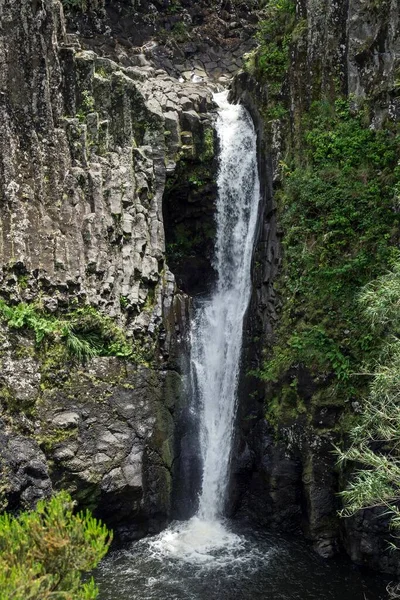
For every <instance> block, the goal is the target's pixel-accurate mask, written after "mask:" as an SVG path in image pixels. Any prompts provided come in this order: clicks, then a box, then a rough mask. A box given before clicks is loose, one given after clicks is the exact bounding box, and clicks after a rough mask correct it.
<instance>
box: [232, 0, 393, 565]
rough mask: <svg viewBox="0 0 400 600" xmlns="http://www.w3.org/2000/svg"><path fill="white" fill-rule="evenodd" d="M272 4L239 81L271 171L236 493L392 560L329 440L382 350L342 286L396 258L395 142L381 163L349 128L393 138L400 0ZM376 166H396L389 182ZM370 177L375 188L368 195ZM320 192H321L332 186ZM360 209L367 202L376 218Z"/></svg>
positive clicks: (264, 514) (384, 534)
mask: <svg viewBox="0 0 400 600" xmlns="http://www.w3.org/2000/svg"><path fill="white" fill-rule="evenodd" d="M273 5H274V3H271V8H270V12H269V16H270V21H269V22H266V24H264V26H263V27H262V28H261V31H264V36H265V37H264V38H263V40H262V41H261V44H260V48H259V50H258V51H257V52H256V53H255V54H254V55H253V56H250V57H248V59H247V64H246V67H245V72H244V73H241V74H239V75H238V76H237V77H236V78H235V80H234V82H233V91H232V97H233V98H235V99H237V100H239V101H241V102H243V103H244V104H245V105H246V106H247V107H248V108H249V110H250V111H251V113H252V115H253V118H254V120H255V122H256V123H257V126H258V133H259V138H260V157H261V166H260V168H261V171H264V173H265V176H264V177H263V179H264V181H265V189H264V213H263V215H262V219H261V221H260V239H259V243H258V246H257V248H256V252H255V257H254V270H253V280H254V292H253V298H252V303H251V306H250V309H249V317H248V330H247V343H246V346H245V349H244V367H243V371H244V374H243V380H242V384H241V385H242V398H243V404H242V407H241V410H240V414H239V432H240V433H239V435H238V441H237V452H236V456H235V462H234V464H235V467H234V473H233V489H234V490H236V494H235V496H234V499H235V501H236V505H235V506H236V507H237V506H239V511H241V512H244V513H246V514H248V513H250V514H251V515H252V517H253V518H254V519H256V521H258V522H259V523H260V524H262V525H263V526H265V525H267V526H271V525H272V526H274V527H277V528H279V529H286V530H288V531H293V530H294V529H299V530H301V531H303V532H304V533H305V534H306V536H307V537H308V538H309V539H310V540H312V541H313V544H314V547H315V548H316V549H317V551H318V552H319V553H320V554H321V555H323V556H331V555H333V554H335V553H336V552H337V551H338V550H340V549H343V548H344V549H345V550H346V551H347V553H348V554H349V555H350V556H351V558H352V559H353V560H354V561H355V562H357V563H359V564H365V565H368V566H372V567H373V568H376V569H378V570H383V571H386V572H391V573H396V572H398V558H397V555H396V553H393V552H391V551H390V550H389V548H388V540H390V537H391V533H390V531H389V529H388V523H387V515H386V516H384V515H383V514H382V513H384V512H385V511H384V509H380V508H375V509H371V510H366V511H361V512H359V513H358V514H357V515H356V516H354V517H351V518H347V519H342V518H340V517H339V516H338V510H339V509H340V508H341V500H340V498H339V496H338V493H339V492H340V491H341V490H343V488H344V487H345V485H346V480H347V476H348V470H344V471H343V470H342V469H339V467H338V466H337V456H336V455H335V453H334V451H333V450H334V446H335V445H340V444H343V443H348V442H347V431H348V429H349V425H350V424H351V423H354V420H355V419H357V415H358V414H359V413H360V411H362V406H363V402H364V400H365V396H366V394H367V389H366V385H365V378H364V379H363V380H362V378H359V379H358V380H357V379H356V378H354V379H351V376H350V379H347V377H348V373H349V372H350V369H351V368H352V369H354V372H360V371H362V370H363V367H362V364H363V361H365V360H366V357H367V356H368V352H369V351H371V352H373V349H374V348H373V347H374V340H373V336H372V340H371V346H372V349H370V348H369V347H368V345H367V344H366V345H365V346H364V347H363V349H360V347H357V343H358V342H360V344H362V341H361V338H362V336H363V329H364V328H365V323H363V322H362V319H361V317H360V316H359V312H358V313H357V310H359V309H358V308H357V303H356V301H354V307H353V306H352V305H351V302H350V301H349V302H348V299H349V298H356V297H357V294H358V293H359V290H360V289H361V287H362V285H365V284H366V283H368V281H370V280H372V279H373V278H374V277H376V276H377V275H379V274H380V272H383V271H384V270H385V269H387V268H389V265H390V258H389V255H390V253H391V251H392V250H394V252H396V250H395V249H396V248H398V243H399V237H398V231H399V228H398V218H397V214H398V200H397V198H398V196H397V191H396V190H397V189H398V188H397V187H396V186H397V182H398V178H397V175H396V168H397V161H398V145H397V141H394V148H395V151H394V153H393V156H392V159H391V162H390V164H389V165H386V166H383V165H381V166H379V167H377V168H376V170H374V168H373V167H371V166H367V164H368V160H365V161H364V163H363V161H362V160H360V162H357V161H355V160H354V157H355V155H356V154H357V155H358V156H363V153H368V149H367V147H366V146H365V147H361V146H357V142H355V137H356V135H359V134H360V135H364V133H362V132H365V131H366V132H367V135H368V136H369V135H371V136H372V137H373V138H374V139H375V140H376V139H377V138H379V136H380V135H382V137H383V138H385V136H386V135H387V132H388V131H390V132H391V133H390V134H388V138H387V139H392V140H396V139H398V138H396V135H397V136H398V119H399V115H400V113H399V108H400V105H399V97H398V91H397V86H398V81H397V80H398V73H399V49H400V47H399V8H400V7H399V4H398V2H396V1H395V2H390V1H389V2H380V3H373V2H368V1H350V2H302V1H299V2H296V3H290V2H286V3H285V2H283V3H281V6H280V7H277V4H276V3H275V6H273ZM340 102H344V104H343V106H341V105H340ZM342 109H343V113H342V115H341V116H338V112H340V110H342ZM325 111H326V112H325ZM357 111H360V112H361V113H362V114H363V115H364V116H363V119H364V122H363V123H362V124H361V125H360V129H359V130H357V131H358V133H357V134H356V133H355V132H352V133H349V132H348V131H345V126H344V125H343V123H344V122H346V120H347V119H351V118H356V116H357ZM341 119H343V121H341ZM321 125H322V126H321ZM382 130H384V131H385V132H386V133H383V134H382V133H381V131H382ZM336 140H337V144H338V145H337V146H336V147H335V145H336ZM319 143H320V144H321V145H320V146H319V145H318V144H319ZM374 143H375V142H374ZM353 145H354V147H353ZM339 146H340V148H339ZM350 146H351V147H352V148H353V149H352V150H349V148H350ZM385 147H386V146H385V143H384V144H383V145H382V146H381V150H380V152H384V148H385ZM316 152H321V154H320V155H319V154H318V156H316V154H315V153H316ZM336 152H337V154H336ZM357 160H358V159H357ZM350 163H351V167H349V165H350ZM355 165H357V166H355ZM361 171H363V177H364V178H363V179H362V185H361V186H359V185H357V181H359V178H360V175H361ZM383 171H385V173H387V174H389V173H390V174H391V177H392V179H391V183H390V186H389V187H386V182H385V181H384V180H383V179H380V177H381V175H382V172H383ZM342 174H343V175H342ZM342 177H343V179H344V178H347V181H348V182H349V183H348V184H347V183H346V184H345V185H344V184H343V179H342ZM352 178H353V180H352ZM371 184H373V185H376V186H377V187H376V189H377V190H381V191H382V196H379V194H377V196H376V199H375V204H369V206H368V207H367V206H365V205H363V202H364V196H365V195H366V192H365V190H366V189H368V186H369V185H371ZM319 186H321V187H319ZM334 189H336V190H338V194H337V196H336V197H335V196H334V194H333V193H331V194H330V192H329V190H334ZM321 190H328V192H327V193H326V195H325V196H324V197H323V194H322V193H321ZM323 193H325V191H324V192H323ZM367 193H368V192H367ZM329 194H330V195H329ZM385 195H386V197H385ZM379 203H381V207H382V211H381V212H379V211H378V210H377V206H378V204H379ZM344 204H346V205H347V206H348V207H349V210H346V209H345V208H343V206H344ZM362 206H364V209H362V208H361V207H362ZM360 208H361V210H366V211H370V217H371V218H372V220H375V223H376V228H375V229H374V225H373V224H371V222H370V223H366V221H363V219H362V218H360V214H359V213H358V211H359V210H360ZM350 209H351V211H352V214H351V215H350V214H349V213H350ZM372 215H374V216H372ZM379 227H381V229H380V230H378V229H379ZM352 232H354V233H355V236H354V237H352V236H353V233H352ZM365 233H367V235H366V236H365V238H367V237H368V241H364V239H365V238H364V237H363V236H364V234H365ZM384 236H385V238H384ZM331 240H332V242H331ZM360 240H361V242H360ZM336 243H337V246H335V244H336ZM363 244H364V246H363ZM382 246H384V247H385V249H384V252H383V253H381V251H380V249H381V247H382ZM391 249H392V250H391ZM364 253H365V254H364ZM361 256H362V257H363V258H361ZM364 257H365V259H364ZM353 261H354V262H353ZM357 261H359V262H357ZM346 272H347V273H349V276H347V275H345V273H346ZM357 319H359V320H357ZM352 336H353V337H352ZM350 338H352V339H351V340H350ZM378 343H379V342H378V341H377V340H376V341H375V344H376V346H377V345H378ZM341 369H343V371H341ZM347 369H349V371H347ZM259 377H261V379H262V380H264V382H265V383H264V384H263V383H261V382H260V380H259Z"/></svg>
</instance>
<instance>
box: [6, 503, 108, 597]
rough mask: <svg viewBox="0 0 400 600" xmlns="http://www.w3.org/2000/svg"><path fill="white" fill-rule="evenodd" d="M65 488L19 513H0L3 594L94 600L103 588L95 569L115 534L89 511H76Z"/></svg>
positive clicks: (8, 595) (7, 595)
mask: <svg viewBox="0 0 400 600" xmlns="http://www.w3.org/2000/svg"><path fill="white" fill-rule="evenodd" d="M73 505H74V503H73V502H72V500H71V498H70V497H69V496H68V494H67V493H66V492H60V493H59V494H57V495H56V496H53V498H51V499H50V500H48V501H44V500H42V501H40V502H39V503H38V505H37V508H36V510H34V511H31V512H24V513H22V514H20V515H19V516H18V517H14V516H11V515H9V514H4V515H2V516H0V600H9V599H10V598H13V600H53V599H54V600H61V599H65V600H91V599H93V598H96V597H97V594H98V590H97V588H96V585H95V584H94V581H93V579H90V580H89V581H88V582H86V583H82V581H81V574H82V573H83V572H86V571H90V570H92V569H93V568H94V567H95V566H96V565H97V563H98V562H99V561H100V560H101V558H102V557H103V556H104V555H105V554H106V552H107V549H108V547H109V545H110V542H111V537H112V536H111V534H110V533H109V532H108V531H107V529H106V527H105V526H104V525H102V524H100V523H99V522H98V521H97V520H96V519H95V518H93V517H92V516H91V514H90V513H89V512H85V513H78V514H73Z"/></svg>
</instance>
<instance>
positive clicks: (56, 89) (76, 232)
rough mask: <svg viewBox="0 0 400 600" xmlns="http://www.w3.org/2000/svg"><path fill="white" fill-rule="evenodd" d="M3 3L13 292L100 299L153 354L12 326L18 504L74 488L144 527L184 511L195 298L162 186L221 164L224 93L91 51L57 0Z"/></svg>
mask: <svg viewBox="0 0 400 600" xmlns="http://www.w3.org/2000/svg"><path fill="white" fill-rule="evenodd" d="M0 14H1V39H0V44H1V46H0V56H1V64H2V69H1V75H0V88H1V91H0V103H1V106H0V110H1V119H0V133H1V141H0V147H1V148H0V154H1V159H0V162H1V164H0V194H1V199H2V202H1V208H0V223H1V232H0V248H1V250H0V254H1V275H0V290H1V296H2V298H3V299H5V300H6V302H7V303H8V304H9V305H16V303H18V302H24V303H26V304H30V303H34V304H35V305H36V306H38V307H39V308H40V310H42V311H44V313H46V314H47V315H54V318H58V317H59V316H60V315H63V314H65V313H68V311H70V310H72V309H73V308H76V307H80V306H85V305H90V306H92V307H95V308H96V310H97V311H99V314H102V315H106V316H107V317H111V318H113V319H114V320H115V322H116V323H118V324H119V325H120V326H121V327H122V328H123V331H124V334H125V335H126V336H127V340H128V343H132V344H135V345H136V347H138V346H141V347H142V348H144V349H146V348H147V351H148V354H149V353H150V354H151V363H146V362H145V361H143V360H139V363H140V364H139V365H138V364H135V363H134V362H132V360H131V361H126V360H124V359H122V358H118V357H104V358H95V359H90V360H89V361H87V362H86V363H85V364H82V365H81V366H79V361H77V360H74V359H72V358H68V357H67V356H66V355H65V354H63V358H61V360H60V356H57V349H53V350H51V346H46V345H45V346H44V347H43V346H40V345H39V344H37V343H36V342H35V341H34V339H33V336H32V335H31V334H30V333H29V331H21V332H18V333H16V332H15V331H13V330H12V329H10V328H7V327H6V326H4V328H3V329H2V331H1V356H0V361H1V375H0V416H1V418H2V421H1V426H0V434H1V436H2V440H3V442H4V443H3V442H2V450H1V469H2V473H3V474H4V481H5V483H4V486H2V489H1V493H2V506H3V508H4V507H6V506H8V508H9V509H15V508H18V506H21V505H23V506H32V505H33V504H34V502H35V500H36V499H38V498H39V497H43V496H46V495H48V494H49V493H50V492H51V489H52V486H53V488H54V489H58V488H60V487H66V488H67V489H69V490H70V491H71V492H72V493H73V495H74V496H75V497H76V498H77V499H78V500H79V502H80V504H81V505H82V506H90V507H91V508H92V509H94V510H95V512H96V514H98V515H101V516H102V517H103V518H105V519H106V521H107V522H108V523H110V524H111V525H113V526H119V525H120V523H121V522H126V523H130V524H131V525H132V527H131V528H130V535H133V536H140V535H144V534H145V533H146V532H147V531H149V530H153V531H154V530H157V529H159V528H161V527H162V526H163V525H164V524H165V523H166V521H167V520H168V518H169V517H170V514H171V495H172V471H173V468H174V465H173V463H174V458H175V452H176V444H177V440H176V439H175V438H176V436H175V425H176V422H177V420H179V418H180V413H181V411H182V410H183V405H182V402H183V400H182V397H181V396H182V394H181V376H180V374H179V371H180V369H181V366H182V358H181V356H182V355H184V354H185V352H184V349H183V348H184V347H185V335H186V325H187V319H188V298H187V297H186V296H185V295H184V294H182V293H181V292H179V290H178V288H177V286H176V283H175V278H174V275H173V274H172V273H171V271H170V270H169V268H168V264H167V262H166V255H165V235H164V217H163V210H164V211H165V207H163V195H164V189H165V185H166V180H167V178H171V177H173V174H174V172H175V169H176V166H177V164H182V162H185V164H187V165H189V166H188V172H189V173H190V164H196V165H200V164H201V162H202V160H203V159H204V160H208V161H211V162H212V160H213V155H214V147H213V143H212V137H213V133H212V132H213V127H212V122H213V119H214V103H213V101H212V93H211V90H210V89H209V88H208V87H206V86H205V85H203V84H200V85H199V84H197V83H192V82H191V81H189V82H186V83H185V82H183V83H182V82H179V81H178V80H177V79H175V78H173V77H171V76H170V75H169V74H168V73H167V72H166V71H165V70H161V69H157V68H156V67H155V66H151V65H150V64H149V63H148V61H145V62H144V64H138V65H136V66H135V65H133V64H129V65H126V64H125V65H123V64H119V63H117V62H114V61H113V60H111V59H110V58H106V57H104V56H99V55H98V54H96V53H95V52H94V51H92V50H88V49H82V47H81V45H80V43H79V40H78V39H77V37H76V36H74V35H69V34H67V33H66V30H65V21H64V16H63V11H62V5H61V3H60V2H59V1H58V0H40V1H38V2H33V3H32V2H30V1H28V0H27V1H23V2H20V1H18V2H17V1H15V2H3V3H1V5H0ZM139 62H140V61H139ZM210 140H211V141H210ZM187 176H188V177H189V175H187ZM182 201H184V200H183V199H182ZM211 205H212V201H211ZM211 210H212V209H211ZM3 446H4V447H3Z"/></svg>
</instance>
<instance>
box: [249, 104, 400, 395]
mask: <svg viewBox="0 0 400 600" xmlns="http://www.w3.org/2000/svg"><path fill="white" fill-rule="evenodd" d="M299 147H300V148H301V151H297V152H293V154H292V157H291V160H289V159H287V162H286V163H282V164H281V176H282V188H281V189H280V190H278V191H277V194H276V200H277V202H278V218H279V222H280V223H281V225H282V227H283V231H284V237H283V250H284V260H283V265H282V273H281V276H280V277H279V280H278V282H277V285H276V287H277V289H278V291H279V293H280V296H281V297H282V298H283V299H284V303H283V308H282V312H281V315H280V321H279V325H278V327H277V329H276V343H275V346H274V348H273V351H272V354H271V355H270V356H269V357H268V359H267V360H266V361H265V363H264V366H263V369H262V371H261V373H260V375H261V377H262V378H263V379H265V380H267V381H271V382H277V381H278V380H280V378H282V377H283V376H284V375H285V373H287V372H288V371H289V370H290V369H294V370H296V369H297V368H298V367H299V365H302V366H303V367H304V368H306V369H307V370H308V371H309V372H310V373H311V375H312V376H313V377H314V378H315V380H318V382H319V384H320V385H322V386H324V385H325V386H328V385H329V386H332V385H336V397H337V399H341V401H342V402H343V401H346V400H349V399H350V398H352V399H354V398H355V397H358V398H361V397H362V396H363V393H364V391H365V386H366V381H365V377H364V378H358V379H357V378H355V377H352V376H351V375H352V373H354V372H359V371H360V369H361V365H362V363H363V362H364V361H365V360H366V359H367V358H368V357H370V358H371V359H372V357H373V356H374V355H376V352H377V337H376V336H377V333H376V332H375V335H374V334H373V333H372V332H371V331H370V329H369V327H368V325H367V322H366V316H364V315H363V314H362V312H361V311H360V308H359V303H358V295H359V293H360V290H361V289H362V287H363V286H364V285H366V284H367V283H368V282H369V281H371V280H372V279H374V278H375V277H377V276H378V275H379V274H380V273H382V272H383V271H385V269H387V268H388V267H389V266H390V265H391V264H392V262H393V260H394V259H395V258H396V256H398V251H397V250H396V247H395V246H396V242H397V238H396V235H397V231H398V225H399V214H398V212H397V211H396V205H397V202H398V189H399V182H400V167H399V166H398V164H397V156H398V153H399V150H400V137H399V135H396V134H395V133H393V132H391V131H389V130H388V129H386V130H374V129H372V128H370V127H369V126H368V115H367V113H366V111H365V110H364V109H362V108H359V109H358V110H355V109H354V107H353V106H352V102H351V101H349V100H337V101H336V102H335V104H334V105H331V104H329V103H327V102H319V103H315V104H314V105H313V106H312V109H311V110H310V112H309V114H308V115H307V116H306V118H305V119H304V123H303V139H301V140H300V143H299ZM368 289H369V288H367V291H366V292H365V294H367V293H370V292H368ZM393 294H395V291H393ZM372 307H374V308H372ZM368 310H369V313H368V314H367V316H371V315H372V312H373V310H376V311H378V307H377V306H375V305H373V304H371V307H370V308H369V309H368ZM376 318H378V317H376ZM380 318H381V315H379V319H380ZM388 318H392V315H391V316H390V317H389V316H388Z"/></svg>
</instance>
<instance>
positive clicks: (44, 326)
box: [0, 300, 149, 363]
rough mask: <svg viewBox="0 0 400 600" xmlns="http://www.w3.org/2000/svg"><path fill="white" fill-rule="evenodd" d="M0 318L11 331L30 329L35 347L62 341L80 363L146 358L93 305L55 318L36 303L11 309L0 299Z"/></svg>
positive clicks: (146, 356) (141, 360)
mask: <svg viewBox="0 0 400 600" xmlns="http://www.w3.org/2000/svg"><path fill="white" fill-rule="evenodd" d="M0 319H1V320H3V321H5V322H6V323H7V325H8V327H10V328H12V329H28V330H32V331H33V333H34V335H35V342H36V344H37V346H40V345H43V344H49V343H50V344H56V343H60V342H61V343H62V344H63V345H64V347H65V348H66V350H67V352H68V354H69V356H70V357H71V358H75V359H77V360H79V361H84V360H86V359H89V358H93V357H94V356H119V357H122V358H127V359H129V360H132V361H134V362H138V363H141V362H145V361H146V360H148V359H149V356H148V353H146V352H145V351H144V350H143V349H142V348H141V346H140V344H139V343H137V342H133V343H132V342H129V341H128V340H127V339H126V337H125V335H124V333H123V331H122V330H121V329H120V328H119V327H117V326H116V325H115V323H114V322H113V320H112V319H111V318H109V317H106V316H104V315H102V314H101V313H99V312H98V311H97V310H96V309H95V308H93V307H92V306H84V307H82V308H78V309H76V310H74V311H71V312H69V313H66V314H65V315H63V316H60V317H55V316H54V315H51V314H48V313H46V312H45V311H44V310H43V309H41V308H40V307H39V306H38V305H37V304H27V303H24V302H21V303H20V304H17V305H12V306H11V305H8V304H6V302H5V301H4V300H0Z"/></svg>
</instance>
